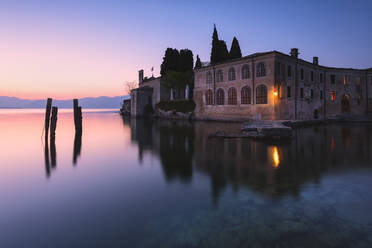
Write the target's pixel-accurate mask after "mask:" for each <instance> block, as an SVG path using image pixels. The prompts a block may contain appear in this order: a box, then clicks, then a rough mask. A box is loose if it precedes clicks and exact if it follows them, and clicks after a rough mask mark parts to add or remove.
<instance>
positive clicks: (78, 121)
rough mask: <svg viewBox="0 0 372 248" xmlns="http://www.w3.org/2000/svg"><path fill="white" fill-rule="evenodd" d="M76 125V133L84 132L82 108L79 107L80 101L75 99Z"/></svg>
mask: <svg viewBox="0 0 372 248" xmlns="http://www.w3.org/2000/svg"><path fill="white" fill-rule="evenodd" d="M73 102H74V123H75V131H76V132H80V133H81V132H82V119H83V116H82V113H81V107H79V102H78V99H74V100H73Z"/></svg>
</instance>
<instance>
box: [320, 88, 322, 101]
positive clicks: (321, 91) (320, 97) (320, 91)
mask: <svg viewBox="0 0 372 248" xmlns="http://www.w3.org/2000/svg"><path fill="white" fill-rule="evenodd" d="M322 99H323V91H322V90H321V91H320V100H322Z"/></svg>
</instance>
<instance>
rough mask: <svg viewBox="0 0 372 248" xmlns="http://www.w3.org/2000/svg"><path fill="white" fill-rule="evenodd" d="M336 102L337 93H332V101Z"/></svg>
mask: <svg viewBox="0 0 372 248" xmlns="http://www.w3.org/2000/svg"><path fill="white" fill-rule="evenodd" d="M335 100H336V93H335V92H334V91H331V101H332V102H334V101H335Z"/></svg>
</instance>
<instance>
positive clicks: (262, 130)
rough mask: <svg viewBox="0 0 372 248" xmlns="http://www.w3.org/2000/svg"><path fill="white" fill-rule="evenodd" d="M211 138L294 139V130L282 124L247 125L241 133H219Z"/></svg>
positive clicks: (244, 125)
mask: <svg viewBox="0 0 372 248" xmlns="http://www.w3.org/2000/svg"><path fill="white" fill-rule="evenodd" d="M209 137H221V138H254V139H288V138H291V137H292V128H290V127H287V126H285V125H283V124H282V123H280V122H255V123H245V124H243V126H242V129H241V132H240V133H225V132H224V131H218V132H216V133H214V134H211V135H209Z"/></svg>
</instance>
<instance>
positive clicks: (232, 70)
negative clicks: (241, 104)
mask: <svg viewBox="0 0 372 248" xmlns="http://www.w3.org/2000/svg"><path fill="white" fill-rule="evenodd" d="M232 80H235V69H234V67H231V68H230V69H229V81H232Z"/></svg>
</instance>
